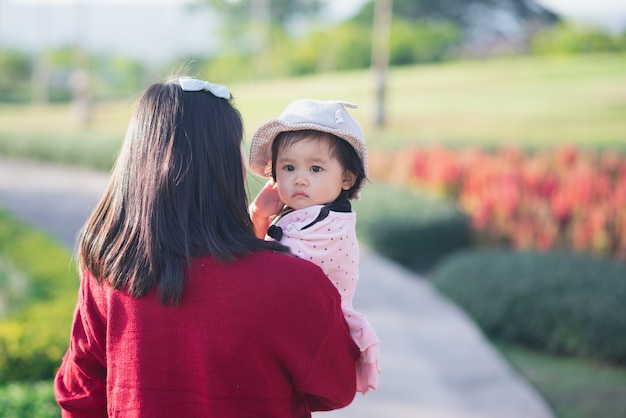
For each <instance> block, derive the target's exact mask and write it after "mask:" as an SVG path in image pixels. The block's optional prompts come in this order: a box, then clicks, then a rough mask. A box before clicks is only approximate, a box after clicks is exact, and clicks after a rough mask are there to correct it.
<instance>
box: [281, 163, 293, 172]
mask: <svg viewBox="0 0 626 418" xmlns="http://www.w3.org/2000/svg"><path fill="white" fill-rule="evenodd" d="M283 170H285V171H293V170H295V169H294V167H293V166H292V165H291V164H285V165H284V166H283Z"/></svg>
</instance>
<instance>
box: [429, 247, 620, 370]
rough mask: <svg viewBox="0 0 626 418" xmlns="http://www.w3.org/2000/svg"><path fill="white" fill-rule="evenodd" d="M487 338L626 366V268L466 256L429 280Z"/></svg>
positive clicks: (578, 260) (544, 256) (567, 258)
mask: <svg viewBox="0 0 626 418" xmlns="http://www.w3.org/2000/svg"><path fill="white" fill-rule="evenodd" d="M430 278H431V279H432V281H433V283H434V284H435V286H436V287H437V288H438V289H440V290H441V292H442V293H444V294H446V295H447V296H448V297H449V298H450V299H451V300H453V301H454V302H456V303H457V304H458V305H459V306H461V307H463V308H464V309H465V310H466V311H467V312H468V314H469V315H470V316H472V317H473V318H474V319H475V321H476V322H477V323H478V324H479V326H480V327H481V328H482V329H483V330H484V332H485V333H486V334H487V335H490V336H491V337H496V338H501V339H503V340H505V341H510V342H513V343H518V344H523V345H526V346H529V347H533V348H536V349H539V350H543V351H547V352H551V353H555V354H566V355H575V356H579V357H585V358H593V359H598V360H602V361H607V362H612V363H616V364H621V365H624V364H626V332H625V331H626V303H625V302H624V301H626V265H624V264H622V263H619V262H616V261H611V260H606V259H597V258H593V257H591V256H588V255H583V254H573V253H557V252H548V253H539V252H515V251H511V250H503V249H485V250H474V251H465V252H462V253H458V254H456V255H453V256H451V257H450V258H449V259H448V260H446V262H444V263H442V264H441V265H440V266H438V268H437V269H435V270H434V271H433V272H432V275H430Z"/></svg>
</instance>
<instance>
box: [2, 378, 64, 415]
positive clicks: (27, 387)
mask: <svg viewBox="0 0 626 418" xmlns="http://www.w3.org/2000/svg"><path fill="white" fill-rule="evenodd" d="M60 416H61V410H60V409H59V406H58V405H57V403H56V401H55V399H54V391H53V387H52V381H51V380H46V381H40V382H36V383H10V384H8V385H6V386H0V417H2V418H24V417H28V418H59V417H60Z"/></svg>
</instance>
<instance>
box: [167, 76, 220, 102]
mask: <svg viewBox="0 0 626 418" xmlns="http://www.w3.org/2000/svg"><path fill="white" fill-rule="evenodd" d="M178 84H180V87H181V88H182V89H183V90H184V91H201V90H204V91H208V92H210V93H211V94H213V95H214V96H215V97H220V98H222V99H226V100H229V99H230V90H228V88H226V87H224V86H222V85H220V84H213V83H209V82H208V81H204V80H198V79H195V78H189V77H180V78H179V79H178Z"/></svg>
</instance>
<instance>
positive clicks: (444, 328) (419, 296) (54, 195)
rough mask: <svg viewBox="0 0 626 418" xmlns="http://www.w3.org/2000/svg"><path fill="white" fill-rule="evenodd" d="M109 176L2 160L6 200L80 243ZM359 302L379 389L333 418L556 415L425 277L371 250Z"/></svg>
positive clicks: (20, 213)
mask: <svg viewBox="0 0 626 418" xmlns="http://www.w3.org/2000/svg"><path fill="white" fill-rule="evenodd" d="M107 182H108V175H107V174H105V173H99V172H93V171H89V170H85V169H79V168H67V167H61V166H55V165H49V164H43V163H38V162H32V161H23V160H11V159H6V158H0V206H3V207H5V208H6V209H8V210H9V211H11V212H12V213H13V214H14V215H15V216H16V217H17V218H19V219H20V220H22V221H25V222H27V223H30V224H32V225H34V226H36V227H38V228H40V229H42V230H44V231H46V232H48V233H50V234H51V235H53V236H54V237H56V238H57V239H59V240H60V241H61V242H62V243H63V244H65V245H66V246H68V247H69V248H74V242H75V239H74V237H75V236H76V233H77V231H78V230H79V228H80V227H81V225H82V223H83V222H84V221H85V219H86V218H87V216H88V214H89V211H90V209H91V208H93V206H94V205H95V203H96V201H97V199H98V197H99V195H100V194H101V193H102V191H103V190H104V188H105V187H106V184H107ZM355 308H357V309H358V310H359V311H361V312H363V313H364V314H365V315H366V316H367V318H368V319H369V321H370V322H371V323H372V325H373V326H374V328H375V329H376V331H377V332H378V334H379V337H380V339H381V341H382V343H381V357H382V358H381V368H382V374H381V376H380V387H379V389H378V390H376V391H374V392H371V393H369V394H367V395H366V396H362V395H357V397H356V398H355V400H354V402H353V403H352V405H350V406H348V407H347V408H344V409H342V410H339V411H333V412H328V413H317V414H314V415H315V416H320V417H323V416H328V417H336V418H356V417H358V418H553V414H552V412H551V411H550V409H549V408H548V407H547V405H546V404H545V402H544V401H543V399H542V398H541V397H540V396H539V395H538V394H537V393H536V392H535V391H534V389H533V388H532V387H530V386H529V385H528V384H527V383H526V382H525V381H524V380H523V379H522V378H521V377H520V376H519V375H518V374H517V373H516V372H515V371H513V370H512V369H511V367H510V366H509V365H508V363H507V362H506V361H504V360H503V359H502V357H501V356H500V354H499V353H498V352H497V351H496V350H494V349H493V348H492V347H491V345H490V344H489V343H488V341H487V340H486V339H485V337H484V336H483V335H482V334H481V332H480V330H479V329H478V328H477V326H476V325H475V324H474V323H473V322H472V321H471V320H470V319H469V318H468V317H467V315H466V314H465V313H464V312H463V311H461V310H460V309H458V308H457V307H456V306H455V305H453V304H452V303H450V302H449V301H448V300H447V299H446V298H444V297H443V296H442V295H440V294H439V293H438V292H437V291H436V290H435V289H434V288H433V287H432V286H431V285H430V284H429V283H428V282H427V281H426V280H424V279H423V278H421V277H419V276H417V275H415V274H414V273H412V272H410V271H408V270H406V269H404V268H402V267H401V266H399V265H397V264H395V263H393V262H391V261H389V260H387V259H385V258H383V257H381V256H379V255H377V254H375V253H373V252H371V251H368V250H364V251H363V254H362V260H361V279H360V284H359V288H358V291H357V294H356V299H355Z"/></svg>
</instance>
